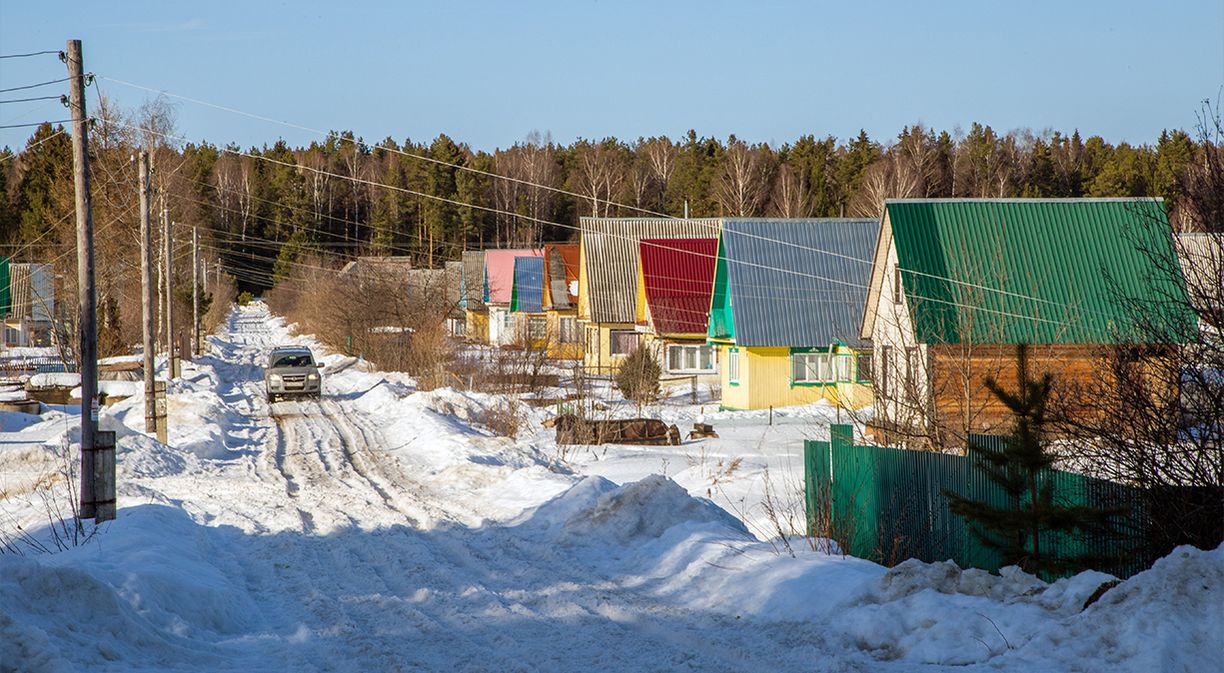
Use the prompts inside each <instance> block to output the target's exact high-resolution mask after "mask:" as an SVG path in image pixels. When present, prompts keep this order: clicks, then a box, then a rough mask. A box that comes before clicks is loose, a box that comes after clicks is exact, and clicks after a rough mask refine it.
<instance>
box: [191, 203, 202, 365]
mask: <svg viewBox="0 0 1224 673" xmlns="http://www.w3.org/2000/svg"><path fill="white" fill-rule="evenodd" d="M198 352H200V227H198V226H192V227H191V353H192V355H195V354H196V353H198Z"/></svg>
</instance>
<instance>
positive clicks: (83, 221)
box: [65, 40, 115, 521]
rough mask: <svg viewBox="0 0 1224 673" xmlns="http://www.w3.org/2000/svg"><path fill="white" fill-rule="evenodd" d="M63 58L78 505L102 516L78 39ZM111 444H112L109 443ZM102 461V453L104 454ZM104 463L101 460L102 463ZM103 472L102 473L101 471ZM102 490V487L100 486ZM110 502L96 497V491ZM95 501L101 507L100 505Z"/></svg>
mask: <svg viewBox="0 0 1224 673" xmlns="http://www.w3.org/2000/svg"><path fill="white" fill-rule="evenodd" d="M65 56H66V61H67V63H68V82H69V85H68V86H69V91H70V102H69V106H70V108H71V110H72V168H73V183H74V186H75V188H76V223H77V242H76V244H77V324H78V326H79V328H80V348H79V360H78V362H79V369H80V372H81V503H80V504H81V507H80V518H82V519H95V520H96V521H106V520H108V519H113V518H114V517H115V514H114V511H115V501H114V495H113V493H114V491H113V490H112V491H110V494H107V493H106V490H105V486H106V485H105V484H103V485H102V488H101V489H96V488H95V484H96V481H97V480H96V477H97V475H96V474H95V465H96V464H97V462H98V461H97V458H98V456H96V455H95V453H94V449H95V439H96V437H95V432H96V431H97V429H98V428H97V426H98V322H97V321H98V298H97V291H96V288H95V287H94V246H93V204H92V202H91V198H90V193H89V127H88V119H87V118H86V116H85V68H84V63H83V61H82V55H81V41H80V40H68V48H67V49H66V50H65ZM112 450H113V444H112ZM109 460H110V467H111V475H112V476H111V477H110V486H111V488H112V489H113V487H114V477H113V475H114V472H113V470H114V454H113V453H111V455H110V459H109ZM102 462H103V464H104V463H105V462H106V458H105V457H103V461H102ZM103 466H105V465H103ZM104 476H105V475H104ZM99 491H101V492H99ZM99 495H100V496H102V498H101V499H102V500H104V501H105V500H109V502H103V503H99V502H98V501H99V497H98V496H99ZM99 504H101V505H102V507H99Z"/></svg>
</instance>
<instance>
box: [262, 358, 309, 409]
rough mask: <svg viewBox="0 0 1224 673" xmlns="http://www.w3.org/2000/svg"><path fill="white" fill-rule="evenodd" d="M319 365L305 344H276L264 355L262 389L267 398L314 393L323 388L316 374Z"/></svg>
mask: <svg viewBox="0 0 1224 673" xmlns="http://www.w3.org/2000/svg"><path fill="white" fill-rule="evenodd" d="M320 367H322V365H320V364H318V363H316V362H315V360H314V356H313V355H311V353H310V349H309V348H306V347H305V346H277V347H276V348H273V349H272V353H271V354H269V355H268V367H267V369H265V370H264V389H265V390H267V391H268V401H269V402H275V401H276V400H277V399H280V398H283V397H293V396H300V397H314V398H316V399H317V398H318V397H319V396H320V395H321V394H322V392H323V377H322V375H320V374H319V368H320Z"/></svg>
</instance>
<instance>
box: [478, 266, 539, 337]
mask: <svg viewBox="0 0 1224 673" xmlns="http://www.w3.org/2000/svg"><path fill="white" fill-rule="evenodd" d="M543 256H544V251H543V250H539V249H536V250H528V249H514V250H486V251H485V253H484V295H483V297H482V299H483V302H484V305H485V307H486V308H487V309H488V314H489V337H488V340H489V343H490V344H492V345H495V346H504V345H509V344H512V343H514V342H515V339H516V338H517V337H518V329H517V325H516V324H515V322H514V316H513V315H511V313H510V300H511V298H512V293H513V291H514V266H515V259H516V258H518V257H543Z"/></svg>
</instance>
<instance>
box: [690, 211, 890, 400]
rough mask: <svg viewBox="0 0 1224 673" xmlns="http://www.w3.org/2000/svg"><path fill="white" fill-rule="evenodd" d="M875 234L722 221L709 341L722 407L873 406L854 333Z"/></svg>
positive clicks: (790, 223)
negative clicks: (716, 362)
mask: <svg viewBox="0 0 1224 673" xmlns="http://www.w3.org/2000/svg"><path fill="white" fill-rule="evenodd" d="M878 227H879V223H878V222H877V221H876V220H861V219H790V220H780V219H727V220H724V221H723V228H722V236H721V238H720V242H719V246H718V260H717V263H716V267H715V271H714V287H713V294H712V296H711V304H710V306H711V308H710V319H709V328H708V330H707V338H708V339H709V340H710V341H711V342H712V343H715V344H717V345H718V349H719V360H720V361H721V367H720V368H721V382H722V400H723V401H722V404H723V407H724V408H728V409H762V408H767V407H780V406H790V405H798V404H808V403H811V402H816V401H818V400H822V399H823V400H828V401H829V402H831V403H833V404H836V405H838V406H841V407H843V408H847V409H858V408H862V407H866V406H869V405H870V404H871V403H872V392H871V382H870V379H871V371H870V369H871V356H870V351H869V350H866V346H867V342H866V340H864V339H862V338H861V337H860V336H859V325H860V323H861V322H862V310H863V301H864V298H865V296H866V293H867V280H868V277H869V273H870V270H871V266H870V264H868V263H867V262H866V261H865V260H867V259H868V258H869V256H870V254H871V248H872V245H873V244H874V242H875V239H876V231H877V229H878Z"/></svg>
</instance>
